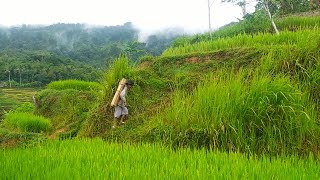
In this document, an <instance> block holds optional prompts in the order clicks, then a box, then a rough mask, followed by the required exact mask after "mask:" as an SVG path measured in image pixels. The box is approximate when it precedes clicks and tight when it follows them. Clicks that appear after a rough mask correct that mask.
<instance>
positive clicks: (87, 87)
mask: <svg viewBox="0 0 320 180" xmlns="http://www.w3.org/2000/svg"><path fill="white" fill-rule="evenodd" d="M47 89H55V90H66V89H75V90H78V91H96V92H99V91H101V90H102V89H103V86H102V85H100V84H99V83H96V82H87V81H81V80H75V79H73V80H72V79H69V80H62V81H54V82H51V83H49V84H48V85H47Z"/></svg>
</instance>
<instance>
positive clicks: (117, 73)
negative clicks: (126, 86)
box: [104, 56, 132, 92]
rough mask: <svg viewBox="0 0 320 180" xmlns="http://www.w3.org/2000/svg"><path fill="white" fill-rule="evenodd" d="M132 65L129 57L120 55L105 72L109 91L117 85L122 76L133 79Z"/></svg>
mask: <svg viewBox="0 0 320 180" xmlns="http://www.w3.org/2000/svg"><path fill="white" fill-rule="evenodd" d="M131 77H132V67H131V66H130V65H129V59H128V58H127V57H126V56H120V57H118V58H117V59H116V60H115V61H114V62H113V64H111V65H110V66H109V68H108V71H107V72H106V74H105V82H104V83H105V86H106V90H107V92H109V91H110V90H111V89H112V88H113V87H115V86H117V84H118V83H119V82H120V80H121V79H122V78H126V79H131Z"/></svg>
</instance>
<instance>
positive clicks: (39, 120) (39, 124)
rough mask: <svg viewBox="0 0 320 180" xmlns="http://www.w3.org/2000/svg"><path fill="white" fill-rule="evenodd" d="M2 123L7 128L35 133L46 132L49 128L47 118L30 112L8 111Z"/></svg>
mask: <svg viewBox="0 0 320 180" xmlns="http://www.w3.org/2000/svg"><path fill="white" fill-rule="evenodd" d="M3 125H4V126H5V127H6V128H8V129H12V130H18V131H22V132H35V133H40V132H47V131H48V130H50V128H51V122H50V120H49V119H46V118H44V117H42V116H37V115H33V114H30V113H14V112H13V113H9V114H7V115H6V117H5V119H4V120H3Z"/></svg>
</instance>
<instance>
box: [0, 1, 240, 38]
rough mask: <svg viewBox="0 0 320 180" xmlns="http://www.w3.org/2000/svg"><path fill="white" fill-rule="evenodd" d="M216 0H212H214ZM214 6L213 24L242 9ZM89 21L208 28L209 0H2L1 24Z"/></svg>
mask: <svg viewBox="0 0 320 180" xmlns="http://www.w3.org/2000/svg"><path fill="white" fill-rule="evenodd" d="M211 1H212V0H211ZM215 1H216V2H215V3H214V4H213V6H212V11H211V13H212V27H213V28H217V27H220V26H222V25H224V24H227V23H229V22H232V21H236V17H237V18H241V9H240V8H239V7H237V6H233V5H231V4H225V3H219V1H220V0H215ZM59 22H60V23H86V24H92V25H122V24H123V23H125V22H132V23H133V24H134V25H135V26H137V27H138V28H139V29H142V30H144V31H150V30H153V31H154V30H159V29H162V28H167V27H173V26H178V27H181V28H183V29H185V30H186V31H191V32H192V31H194V32H199V31H206V30H207V29H208V6H207V0H1V1H0V24H2V25H5V26H12V25H21V24H45V25H49V24H54V23H59Z"/></svg>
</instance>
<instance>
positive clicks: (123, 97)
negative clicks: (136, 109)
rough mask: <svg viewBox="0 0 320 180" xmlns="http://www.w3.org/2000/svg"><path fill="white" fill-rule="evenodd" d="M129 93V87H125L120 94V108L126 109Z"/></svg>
mask: <svg viewBox="0 0 320 180" xmlns="http://www.w3.org/2000/svg"><path fill="white" fill-rule="evenodd" d="M127 91H128V88H127V86H125V87H124V88H123V90H122V91H121V93H120V100H119V102H118V106H122V107H124V106H125V104H126V103H127V100H126V95H127Z"/></svg>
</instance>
